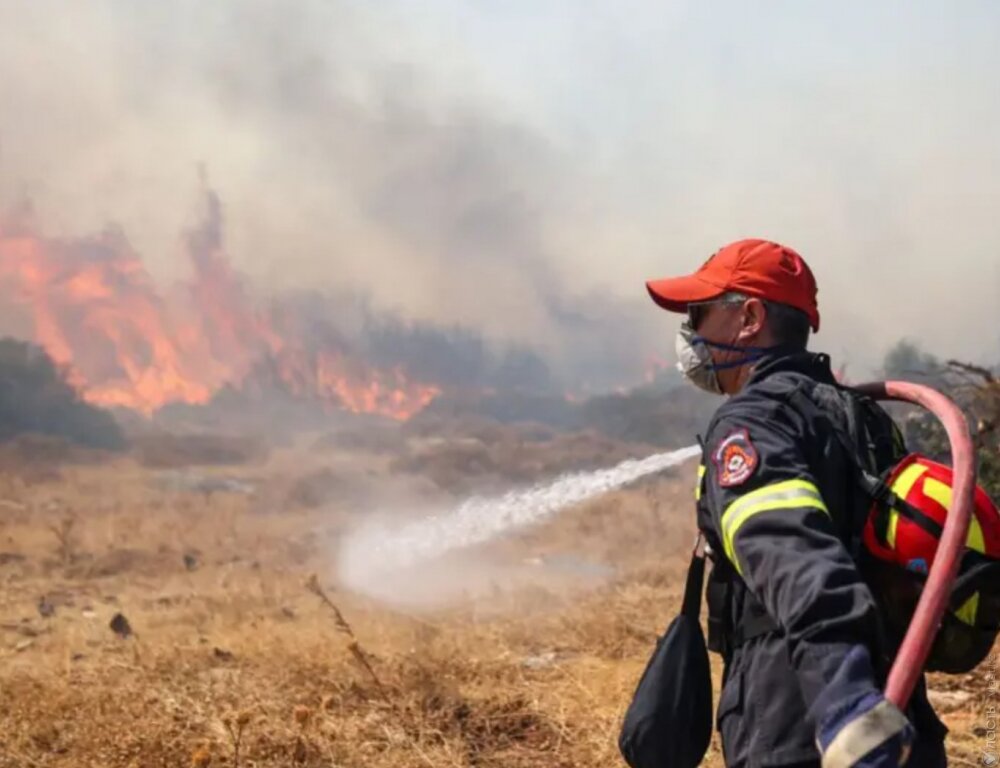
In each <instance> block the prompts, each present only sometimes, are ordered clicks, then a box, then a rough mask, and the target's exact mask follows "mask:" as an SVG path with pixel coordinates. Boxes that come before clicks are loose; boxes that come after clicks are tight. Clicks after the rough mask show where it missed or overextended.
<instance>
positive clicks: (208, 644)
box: [0, 439, 996, 768]
mask: <svg viewBox="0 0 1000 768" xmlns="http://www.w3.org/2000/svg"><path fill="white" fill-rule="evenodd" d="M400 450H401V449H400V448H399V446H395V447H393V448H391V450H390V449H387V448H386V447H385V446H381V445H378V446H371V445H369V446H357V445H355V446H350V447H344V446H343V445H340V444H338V442H337V441H330V440H314V439H313V440H300V441H298V442H297V443H295V444H293V445H287V446H285V447H283V448H281V449H276V450H274V451H272V452H270V454H268V455H265V456H258V457H256V458H252V459H249V460H248V461H247V462H246V463H243V464H239V465H238V466H235V467H228V468H225V469H220V468H216V469H198V470H197V471H195V470H193V469H191V468H189V467H180V468H173V469H169V468H168V469H164V468H161V467H151V466H148V463H149V462H145V463H144V462H143V461H142V460H141V459H140V457H137V456H125V457H103V458H100V459H99V460H93V461H88V462H83V463H68V464H63V465H60V466H57V467H55V468H52V467H48V466H43V467H41V468H40V467H38V466H34V467H33V468H29V469H30V471H29V470H26V469H25V467H23V466H11V467H7V468H5V470H4V472H3V474H0V578H2V591H0V654H2V656H3V659H2V662H0V767H2V768H15V767H17V768H22V767H27V766H65V767H67V768H69V767H70V766H72V767H74V768H75V767H77V766H79V767H81V768H82V767H85V766H94V767H95V768H96V767H97V766H102V767H103V766H108V767H110V766H188V765H192V766H209V765H211V766H236V765H239V766H244V767H246V768H249V767H250V766H351V767H357V768H360V767H361V766H365V767H371V768H379V767H381V766H386V767H388V766H392V767H393V768H407V767H409V766H414V767H417V766H451V767H454V768H459V767H465V766H477V767H482V768H485V767H487V766H497V767H499V766H505V767H509V768H529V767H530V768H536V767H537V768H563V767H565V768H569V767H570V766H572V767H573V768H589V767H591V766H593V767H594V768H597V767H598V766H600V767H601V768H606V767H607V766H614V765H622V764H623V763H622V762H621V760H620V758H619V756H618V752H617V747H616V737H617V732H618V726H619V722H620V718H621V715H622V712H623V710H624V707H625V706H626V704H627V702H628V699H629V696H630V694H631V692H632V689H633V686H634V685H635V682H636V680H637V678H638V675H639V673H640V672H641V669H642V666H643V664H644V662H645V659H646V657H647V655H648V653H649V652H650V650H651V648H652V644H653V643H654V641H655V638H656V635H657V633H658V632H659V631H661V630H662V628H663V627H664V626H665V625H666V623H667V622H668V620H669V618H670V617H671V616H672V614H673V612H674V611H675V610H676V607H677V604H678V602H679V592H680V588H681V584H682V581H683V573H684V567H685V564H686V552H687V549H688V547H689V544H690V542H691V538H692V533H693V527H692V519H691V518H692V509H691V488H692V480H693V473H694V468H693V466H692V465H690V464H688V465H685V466H683V467H681V468H679V469H678V470H676V471H672V472H668V473H665V474H664V475H662V476H660V477H657V478H655V479H653V480H649V481H645V482H641V483H639V484H637V485H635V486H634V487H631V488H629V489H626V490H622V491H618V492H614V493H611V494H608V495H606V496H604V497H601V498H598V499H595V500H593V501H591V502H588V503H586V504H583V505H580V506H578V507H575V508H572V509H569V510H566V511H565V512H564V513H563V514H561V515H560V516H558V517H557V518H555V519H553V520H551V521H548V522H546V523H544V524H542V525H540V526H537V527H535V528H532V529H530V530H522V531H519V532H516V533H514V534H511V535H510V536H508V537H505V538H504V539H503V540H499V541H494V542H492V543H490V544H488V545H484V546H480V547H477V548H476V549H475V550H473V551H466V552H459V553H455V554H454V555H452V556H449V557H446V558H445V559H444V560H443V561H442V562H440V563H438V564H436V565H435V566H434V568H433V569H427V570H426V571H425V572H417V573H414V574H412V575H410V576H409V577H408V578H407V579H406V580H405V583H402V582H401V583H400V584H399V585H398V586H399V589H400V590H401V591H400V598H399V600H398V601H396V602H392V603H387V602H385V601H383V600H379V599H375V598H373V597H370V596H367V595H364V594H360V593H357V592H355V591H352V590H351V589H348V588H347V587H346V586H345V585H344V584H342V583H340V582H339V579H338V569H337V554H338V548H339V542H340V541H341V540H342V539H343V537H344V536H346V535H348V534H349V532H350V531H351V530H352V527H353V526H354V525H356V524H357V522H358V520H359V518H360V517H362V516H363V515H364V514H366V510H367V509H369V508H370V507H373V506H380V507H387V506H392V507H393V508H394V509H395V510H396V511H398V512H400V513H401V514H406V512H407V507H408V505H409V504H411V503H413V504H415V502H414V501H413V500H414V499H426V498H435V499H438V500H439V501H440V500H441V499H445V500H447V499H448V498H449V497H448V496H447V493H446V491H445V490H442V488H441V487H440V486H439V485H435V483H434V482H432V481H431V480H428V478H427V477H425V476H421V475H420V474H419V473H416V472H410V473H409V474H406V476H405V477H400V476H399V474H400V471H401V470H400V466H402V465H403V464H406V462H402V463H401V460H400ZM35 461H36V462H37V459H36V460H35ZM409 464H411V465H421V462H419V461H416V462H415V461H413V457H412V456H410V457H409ZM548 468H549V467H547V466H546V469H548ZM453 469H454V468H453ZM460 469H461V467H459V470H460ZM470 471H471V470H470ZM178 473H180V474H178ZM446 474H449V476H454V475H455V474H456V471H452V472H451V473H446ZM458 474H461V472H460V471H458ZM223 475H224V476H226V477H230V478H231V477H238V478H240V479H242V480H244V481H246V482H248V483H250V484H252V486H253V492H252V493H242V492H232V491H230V490H226V489H224V488H217V489H211V488H210V487H208V485H210V484H207V485H206V484H205V483H204V482H203V481H204V479H205V478H206V477H217V476H223ZM178 478H182V479H183V480H184V482H181V481H180V480H178ZM192 478H195V479H197V480H198V481H199V482H200V483H201V484H202V486H203V487H201V488H193V487H189V486H190V485H191V484H190V482H188V481H190V480H191V479H192ZM185 482H187V483H188V484H187V485H185ZM393 589H395V587H393ZM116 616H119V617H124V619H125V622H127V630H126V628H125V627H124V622H123V621H122V619H121V618H119V619H118V620H117V621H115V617H116ZM112 624H114V625H115V626H116V627H117V628H118V630H119V631H118V632H116V631H114V630H113V629H112ZM718 672H719V670H718V669H716V682H718V677H719V674H718ZM989 672H990V670H988V669H981V670H978V671H977V672H976V673H974V674H971V675H968V676H964V677H961V678H948V677H937V676H935V677H933V678H932V680H931V688H932V689H933V696H934V698H935V701H936V703H937V704H938V706H939V708H940V710H941V711H942V712H943V713H944V717H945V718H946V720H947V722H948V724H949V726H950V727H951V728H952V735H951V737H950V742H949V749H950V753H951V756H952V762H953V764H955V765H963V764H964V765H979V764H980V763H979V758H980V752H981V749H982V746H983V744H984V743H985V735H984V734H983V730H982V728H983V722H984V720H985V716H984V710H985V707H986V699H985V696H986V690H987V685H988V683H989V677H988V674H989ZM993 672H996V670H993ZM707 765H710V766H717V765H721V760H720V755H719V752H718V746H717V744H713V747H712V752H711V753H710V755H709V757H708V759H707Z"/></svg>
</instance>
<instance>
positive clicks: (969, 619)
mask: <svg viewBox="0 0 1000 768" xmlns="http://www.w3.org/2000/svg"><path fill="white" fill-rule="evenodd" d="M978 612H979V593H978V592H976V593H975V594H973V595H972V597H970V598H969V599H968V600H966V601H965V603H964V604H963V605H962V607H961V608H959V609H958V610H957V611H955V615H956V616H957V617H958V618H959V620H961V621H964V622H965V623H966V624H969V625H971V626H973V627H974V626H976V614H977V613H978Z"/></svg>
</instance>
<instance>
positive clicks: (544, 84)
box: [0, 0, 1000, 390]
mask: <svg viewBox="0 0 1000 768" xmlns="http://www.w3.org/2000/svg"><path fill="white" fill-rule="evenodd" d="M415 8H417V6H413V5H412V4H407V3H401V2H394V1H392V2H390V1H389V0H387V2H385V3H379V4H372V3H362V2H347V1H346V0H303V1H302V2H298V3H295V4H292V5H290V4H287V3H282V2H279V1H278V0H239V1H238V2H237V1H236V0H227V1H224V2H216V3H199V2H194V0H178V1H177V2H172V3H163V4H150V3H133V2H127V1H126V0H102V1H99V2H94V3H86V4H80V3H73V2H71V1H70V0H38V1H37V2H32V3H20V2H16V0H0V71H3V73H4V76H3V78H0V204H4V205H9V204H10V203H11V202H12V201H16V200H18V199H22V198H30V199H31V200H33V201H35V203H36V207H37V211H38V216H39V218H40V220H41V222H42V224H43V228H44V230H45V231H46V232H48V233H50V234H51V235H53V236H56V237H81V236H86V235H88V234H89V233H93V232H99V231H101V230H102V229H103V228H104V226H105V224H106V222H117V223H118V224H119V225H120V227H121V231H123V232H124V233H125V234H126V236H127V237H128V240H129V242H130V244H131V245H132V247H133V248H134V250H135V251H136V252H137V253H138V254H140V255H141V256H142V258H143V259H144V261H145V262H146V263H147V264H149V266H150V269H151V270H152V272H153V273H154V275H155V276H156V277H157V278H159V279H164V280H166V279H170V278H178V277H181V276H183V273H184V271H185V270H186V269H187V264H186V259H185V258H183V256H182V254H183V251H185V250H187V248H186V247H185V244H184V243H183V242H181V241H180V239H179V237H178V233H179V232H182V231H184V230H185V229H186V228H187V227H188V226H189V225H190V220H191V214H190V211H191V207H192V204H193V201H194V200H196V199H197V196H198V192H197V168H198V165H199V164H200V163H204V164H205V165H206V166H207V168H208V171H209V174H210V179H211V184H212V186H213V188H216V189H218V191H219V194H220V198H221V200H222V201H223V202H224V203H225V206H226V210H227V212H228V223H227V238H228V248H227V250H228V252H229V253H230V255H231V256H232V258H233V260H234V263H235V267H236V268H237V269H238V270H239V271H240V272H243V273H246V274H247V275H248V276H249V279H248V285H249V286H256V287H258V288H260V287H266V288H267V289H269V290H270V289H273V290H274V292H275V294H276V295H277V294H284V293H285V292H287V291H289V290H294V291H302V290H303V289H304V288H306V287H309V288H312V287H315V286H323V287H324V288H325V289H327V290H330V291H339V292H342V293H343V294H344V296H346V297H349V298H348V299H347V300H346V302H347V303H353V304H354V305H358V304H360V305H362V306H364V307H367V309H366V310H365V311H364V312H362V313H360V315H359V314H358V313H356V312H354V311H353V310H352V311H351V312H350V313H348V314H351V316H352V317H354V318H355V320H356V321H357V322H359V323H367V324H368V325H369V327H374V331H373V333H372V334H370V335H369V337H368V338H370V340H371V344H372V351H373V353H374V354H377V355H383V354H384V355H390V351H391V350H393V349H395V350H396V352H398V348H399V347H400V345H401V344H402V345H405V344H409V343H410V341H409V340H406V341H401V339H403V338H406V335H405V334H403V336H401V335H400V333H399V332H398V328H399V327H400V324H402V325H404V326H407V327H413V328H417V329H420V328H434V329H438V330H437V331H435V332H434V333H437V332H439V331H440V329H452V328H456V327H459V328H463V329H465V330H462V331H456V332H454V333H452V331H450V330H445V331H440V332H442V333H445V334H446V335H447V334H452V335H451V337H450V341H449V343H447V344H445V343H443V342H442V341H441V340H440V339H436V338H434V335H433V333H430V335H428V333H427V332H423V331H421V333H422V334H423V335H422V336H421V338H422V339H424V340H425V341H426V343H427V344H428V345H429V347H430V348H435V349H438V352H435V353H434V354H435V355H436V357H435V358H434V359H435V360H436V361H438V362H439V363H440V364H441V365H443V366H449V365H450V366H452V367H462V366H463V365H464V364H465V361H467V360H469V359H472V358H474V357H475V355H476V354H478V353H477V352H476V351H475V347H476V346H477V345H479V344H482V345H483V348H484V349H486V348H492V347H493V345H494V344H495V343H496V342H504V343H513V344H514V345H516V346H518V347H519V348H520V349H521V350H526V351H524V352H523V353H520V352H519V353H517V354H515V355H513V356H512V357H511V358H510V361H509V364H508V365H509V368H513V369H519V367H520V369H527V370H522V371H521V373H522V374H523V375H525V376H529V377H530V376H533V377H536V378H537V379H540V380H544V379H546V378H547V377H555V378H557V379H559V380H560V381H568V382H571V383H572V384H573V385H577V386H578V388H579V389H581V390H600V389H602V388H608V387H611V386H613V385H615V384H619V383H627V382H631V381H635V380H636V379H637V378H638V377H639V376H641V373H642V370H643V368H644V365H645V364H646V362H647V359H648V356H649V355H650V354H652V353H656V352H659V353H660V354H661V355H663V356H666V357H669V355H670V352H669V349H670V343H669V338H670V334H671V332H672V330H673V327H674V323H673V322H672V321H670V320H668V319H667V318H665V317H663V316H662V314H659V313H657V312H656V311H655V310H654V309H653V308H652V307H651V306H650V305H649V304H648V302H647V301H646V298H645V296H644V295H643V291H642V280H643V279H644V278H646V277H650V276H658V275H661V274H669V273H675V272H680V271H684V270H687V269H690V268H691V267H693V266H695V265H697V264H699V263H700V262H701V261H702V260H703V259H704V258H705V256H706V255H707V254H708V253H709V252H711V250H713V249H714V248H715V247H717V246H718V245H720V244H721V243H723V242H726V241H727V240H730V239H734V238H736V237H740V236H747V235H762V236H771V237H775V238H777V239H783V240H786V241H788V242H789V243H790V244H791V245H794V246H797V247H798V248H799V249H800V250H801V251H802V252H803V253H804V254H805V255H806V256H807V258H808V259H810V261H811V262H812V263H813V266H814V267H815V269H816V271H817V273H818V274H819V276H820V281H821V304H822V308H823V311H824V329H823V332H822V334H821V337H820V339H819V340H818V341H819V342H820V344H819V345H820V346H822V347H823V348H825V349H827V350H829V351H830V352H832V353H834V354H836V355H838V356H840V357H842V358H843V357H846V358H847V359H848V360H849V362H850V363H851V366H852V370H851V372H852V373H856V372H857V369H858V368H861V369H864V368H865V367H872V366H874V365H876V364H877V363H878V361H879V359H880V358H881V355H882V353H883V352H884V350H885V349H887V348H888V346H889V345H890V344H891V343H892V342H893V341H894V340H895V339H897V338H898V337H899V336H902V335H909V336H912V337H916V338H919V339H921V340H922V341H924V343H925V346H926V347H927V348H929V349H930V350H931V351H934V352H939V353H948V354H953V355H955V356H962V357H967V358H972V359H983V360H987V361H992V360H994V359H995V358H996V356H997V351H998V346H1000V340H998V339H997V333H996V332H995V331H992V330H991V331H988V332H987V333H986V334H985V337H984V334H983V333H982V332H981V330H980V329H981V328H982V327H984V326H988V325H989V321H990V320H991V319H992V318H993V317H994V316H995V314H996V312H995V308H996V306H997V302H998V301H1000V258H998V257H997V247H996V245H995V244H996V242H997V235H998V234H1000V232H998V230H997V225H996V217H995V215H994V211H995V209H996V207H997V203H998V201H1000V180H998V177H997V175H996V174H993V173H990V172H989V170H988V169H989V168H991V167H993V166H994V165H996V164H997V163H998V162H1000V155H998V151H1000V150H998V146H1000V145H998V144H997V142H996V141H995V136H996V135H997V132H998V130H1000V93H998V91H997V89H996V86H995V78H993V77H992V76H991V74H990V73H992V72H995V71H997V70H998V69H1000V61H998V57H1000V54H998V53H997V50H998V49H997V48H996V46H995V45H993V44H992V42H991V40H992V39H991V38H990V36H989V35H988V34H987V32H986V31H987V30H991V29H995V25H996V23H997V17H996V12H995V9H992V10H991V9H990V8H989V7H988V6H981V7H977V9H976V10H975V12H972V11H967V12H965V13H963V14H962V15H961V17H959V16H958V15H957V14H956V15H955V16H954V18H948V19H947V20H942V19H938V18H936V17H934V16H933V15H932V14H931V13H930V12H929V11H926V10H921V9H913V10H912V11H910V12H911V13H912V17H911V18H909V19H903V20H902V21H901V20H899V19H896V18H892V19H884V18H873V17H870V16H871V14H876V11H868V10H865V11H864V13H862V11H860V10H850V9H846V8H845V9H843V10H834V9H833V8H831V9H827V10H825V11H823V12H822V13H820V12H818V11H816V10H815V9H812V10H805V9H804V7H803V9H790V8H784V9H783V10H782V11H781V12H780V13H778V12H776V11H775V12H768V11H767V10H760V9H754V10H753V11H752V12H751V11H749V10H745V9H742V8H741V7H740V6H739V4H736V3H732V4H726V5H724V7H722V8H719V7H715V8H713V9H712V10H711V11H709V10H707V9H705V10H702V9H701V8H700V7H699V6H697V4H687V3H673V4H670V5H669V7H664V5H663V4H662V3H653V2H639V1H635V2H628V3H625V4H624V5H623V6H622V7H621V9H618V10H615V12H614V13H609V12H608V11H607V10H606V9H605V10H602V9H601V7H600V4H597V3H592V2H589V1H588V2H582V3H575V4H569V3H563V2H558V3H554V4H551V5H547V6H545V7H544V8H538V9H537V10H532V11H531V12H528V11H527V10H524V9H525V6H523V5H521V4H511V5H510V6H509V7H508V6H506V5H504V6H503V9H501V8H500V6H497V8H496V9H493V10H485V9H484V10H478V11H477V10H469V8H468V5H467V4H456V3H455V2H453V0H433V1H430V2H428V3H426V4H419V9H420V10H419V13H418V12H417V11H416V10H414V9H415ZM484 8H485V7H484ZM837 8H839V6H838V7H837ZM859 14H862V15H861V16H859ZM864 14H869V16H865V15H864ZM875 29H878V30H880V34H879V35H877V36H876V35H874V34H870V33H869V32H868V30H875ZM755 32H756V33H755ZM757 33H759V34H757ZM760 39H768V40H773V41H774V44H770V43H769V44H765V45H763V46H761V45H759V44H758V43H757V42H756V41H758V40H760ZM804 41H816V42H815V44H814V43H809V44H806V43H805V42H804ZM328 309H329V310H330V311H332V312H336V311H339V310H334V309H330V308H329V307H328ZM359 317H360V318H361V319H357V318H359ZM372 318H375V319H374V320H372ZM385 318H398V319H397V320H386V319H385ZM335 326H336V327H338V328H342V327H343V325H342V324H341V323H339V322H338V323H335ZM455 334H457V335H455ZM470 334H471V335H470ZM435 345H436V346H435ZM455 348H461V349H463V352H462V354H461V355H459V356H458V358H457V360H458V361H459V362H456V358H455V357H454V349H455ZM442 350H443V351H442ZM393 354H395V353H393ZM482 354H484V355H485V354H486V353H485V352H483V353H482ZM449 356H451V357H449ZM469 356H471V357H469ZM539 356H541V357H543V358H544V360H545V361H546V366H539V365H538V362H537V360H538V358H539ZM422 359H423V358H422ZM491 366H493V367H496V366H495V364H494V363H492V362H491V363H489V364H487V363H486V362H484V363H483V364H482V368H481V369H474V371H475V370H483V371H485V370H488V369H490V368H491ZM501 367H503V363H502V362H501ZM456 375H457V374H456ZM462 375H468V376H469V377H470V379H471V380H478V379H479V378H482V377H484V376H486V374H485V373H475V372H474V373H472V374H465V373H463V374H462Z"/></svg>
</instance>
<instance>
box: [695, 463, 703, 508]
mask: <svg viewBox="0 0 1000 768" xmlns="http://www.w3.org/2000/svg"><path fill="white" fill-rule="evenodd" d="M704 479H705V465H704V464H699V465H698V482H697V484H696V485H695V487H694V500H695V501H701V483H702V481H703V480H704Z"/></svg>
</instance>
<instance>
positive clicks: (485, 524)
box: [340, 445, 701, 586]
mask: <svg viewBox="0 0 1000 768" xmlns="http://www.w3.org/2000/svg"><path fill="white" fill-rule="evenodd" d="M700 453H701V449H700V448H699V447H698V446H697V445H693V446H689V447H687V448H680V449H678V450H675V451H668V452H666V453H657V454H654V455H652V456H648V457H646V458H644V459H629V460H627V461H623V462H622V463H620V464H618V465H616V466H614V467H611V468H608V469H598V470H594V471H591V472H572V473H569V474H565V475H561V476H559V477H557V478H556V479H555V480H553V481H551V482H548V483H543V484H538V485H534V486H531V487H530V488H526V489H522V490H517V491H510V492H508V493H505V494H503V495H501V496H495V497H482V496H473V497H472V498H470V499H467V500H466V501H464V502H462V503H461V504H459V505H458V506H457V507H455V508H454V509H451V510H448V511H445V512H443V513H440V514H432V515H430V516H427V517H424V518H421V519H420V520H416V521H413V522H408V523H403V524H402V525H401V526H400V525H395V526H393V525H389V524H386V523H378V524H372V525H369V526H366V527H363V528H361V529H359V530H358V531H356V532H355V533H354V534H353V535H352V536H350V537H348V538H347V540H346V541H345V542H344V545H343V548H342V550H341V556H340V564H341V578H342V579H343V580H344V581H345V582H346V583H347V584H352V585H354V586H363V585H364V584H365V583H366V582H367V581H369V580H370V579H372V578H373V577H377V576H379V575H382V574H387V573H392V572H396V571H400V570H403V569H406V568H408V567H410V566H413V565H417V564H419V563H421V562H426V561H428V560H433V559H435V558H438V557H440V556H442V555H444V554H445V553H447V552H450V551H452V550H455V549H461V548H464V547H469V546H472V545H475V544H482V543H485V542H487V541H490V540H491V539H494V538H496V537H497V536H500V535H502V534H505V533H508V532H510V531H514V530H518V529H521V528H525V527H528V526H531V525H536V524H538V523H541V522H543V521H545V520H547V519H549V518H551V517H552V516H553V515H555V514H556V513H558V512H560V511H561V510H563V509H566V508H567V507H570V506H573V505H575V504H579V503H581V502H583V501H586V500H587V499H590V498H593V497H595V496H599V495H600V494H603V493H607V492H608V491H612V490H615V489H617V488H621V487H622V486H625V485H628V484H629V483H632V482H635V481H636V480H638V479H639V478H642V477H645V476H647V475H651V474H655V473H656V472H661V471H663V470H665V469H669V468H670V467H674V466H677V465H678V464H681V463H683V462H685V461H687V460H688V459H691V458H694V457H695V456H698V455H700Z"/></svg>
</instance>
